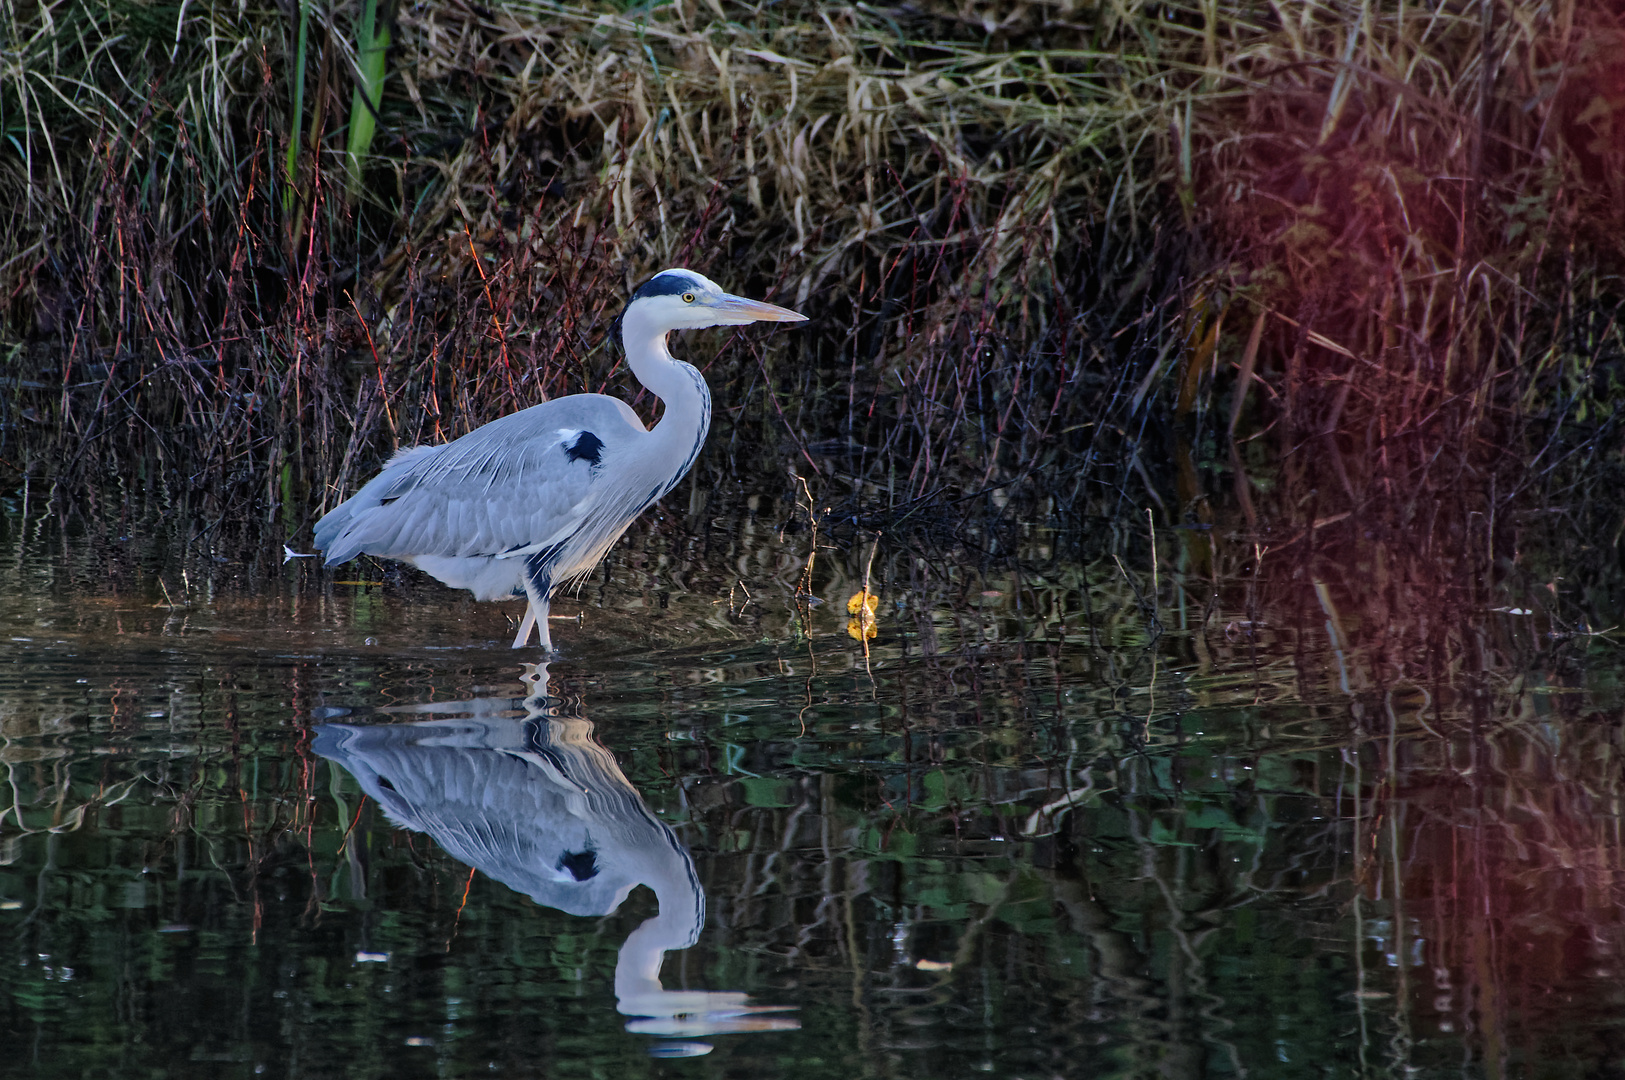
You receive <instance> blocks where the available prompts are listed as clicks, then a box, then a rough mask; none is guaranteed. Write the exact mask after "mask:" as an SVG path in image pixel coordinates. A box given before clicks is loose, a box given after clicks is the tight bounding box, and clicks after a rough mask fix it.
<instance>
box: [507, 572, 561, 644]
mask: <svg viewBox="0 0 1625 1080" xmlns="http://www.w3.org/2000/svg"><path fill="white" fill-rule="evenodd" d="M552 589H553V582H552V579H551V578H550V577H549V575H548V572H547V567H546V565H545V564H543V563H542V561H541V560H540V559H537V558H535V557H532V558H530V559H527V560H526V561H525V596H526V597H528V598H529V600H530V606H529V607H527V608H526V609H525V618H524V621H523V622H521V623H520V624H519V634H518V636H517V637H515V638H514V639H513V647H514V648H516V649H523V648H524V647H525V643H526V642H527V641H529V640H530V628H531V627H532V626H535V627H536V637H537V639H538V640H537V644H538V645H540V646H541V647H542V650H543V651H544V652H552V651H553V636H552V635H551V634H549V633H548V632H547V594H548V593H549V592H551V591H552Z"/></svg>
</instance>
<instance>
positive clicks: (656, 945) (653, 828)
mask: <svg viewBox="0 0 1625 1080" xmlns="http://www.w3.org/2000/svg"><path fill="white" fill-rule="evenodd" d="M537 671H538V673H539V680H538V683H539V689H538V692H537V693H536V694H535V695H534V696H532V697H529V698H526V699H524V700H523V701H519V700H516V699H510V698H501V699H489V698H488V699H479V700H474V701H455V702H444V703H439V704H436V705H426V706H418V707H415V708H410V709H405V710H393V711H409V712H417V713H424V712H443V713H447V712H450V713H457V714H459V716H458V718H456V719H451V718H448V719H443V720H428V721H421V722H417V723H410V724H393V725H378V726H372V727H363V726H356V725H350V724H324V725H322V726H321V727H319V728H317V735H316V741H315V744H314V746H315V750H316V752H317V753H319V754H321V755H322V756H323V757H327V758H331V759H332V760H334V761H337V762H338V763H339V764H341V765H343V766H344V767H345V768H346V769H348V770H349V771H350V773H351V774H352V775H354V776H355V778H356V780H357V781H358V782H359V783H360V785H361V788H362V790H363V791H365V792H366V793H367V794H368V795H370V796H371V797H372V798H374V799H376V800H377V801H378V803H379V805H380V806H382V807H383V808H384V811H385V812H386V813H387V814H388V815H389V816H390V818H391V819H392V820H394V821H396V822H397V823H399V824H401V825H403V826H405V827H406V828H409V829H417V830H419V831H421V832H426V833H428V834H429V835H430V836H432V837H433V838H434V839H435V841H436V842H437V843H438V844H439V845H440V846H441V847H443V848H445V849H446V851H447V852H448V853H450V854H451V855H453V856H454V857H456V858H458V859H460V860H462V861H463V862H465V863H468V864H469V865H471V866H474V867H477V868H478V869H480V870H483V871H484V872H485V873H486V874H488V875H490V876H491V877H493V878H495V879H496V880H498V881H500V882H502V883H503V884H505V885H507V886H509V887H510V888H513V889H517V890H518V891H520V892H523V893H527V894H529V895H530V897H531V898H532V899H534V900H535V901H536V902H537V903H539V904H544V905H546V906H547V907H551V908H557V909H558V910H560V911H564V912H568V913H569V914H571V915H608V914H609V913H610V912H612V911H614V910H615V909H616V908H618V907H620V905H621V901H622V900H624V899H626V896H627V894H628V893H630V892H631V891H632V889H633V888H634V887H635V886H637V885H639V884H643V885H648V886H649V887H650V888H651V889H653V890H654V893H655V897H656V898H657V899H658V900H659V902H660V911H659V914H657V915H656V916H655V917H654V918H652V919H649V920H647V921H646V922H644V923H643V925H641V926H639V927H638V928H637V929H636V930H634V931H633V932H632V933H631V935H630V936H628V937H627V939H626V942H625V944H623V945H622V946H621V951H620V956H619V957H618V959H617V961H616V964H615V997H616V1001H617V1007H618V1009H619V1010H620V1012H621V1013H622V1014H624V1015H627V1016H632V1017H643V1018H648V1019H639V1020H634V1021H632V1022H631V1023H629V1024H628V1025H627V1029H628V1030H630V1031H636V1032H641V1033H644V1034H652V1035H703V1034H724V1033H728V1032H740V1031H779V1030H789V1029H793V1028H795V1027H797V1026H799V1025H798V1024H797V1023H796V1022H795V1021H794V1020H788V1019H783V1018H777V1017H764V1016H760V1015H758V1014H760V1013H763V1012H775V1011H780V1010H777V1009H774V1008H770V1007H763V1006H751V1005H747V1004H746V1003H745V995H744V994H741V993H714V992H707V991H671V990H664V989H662V988H661V985H660V964H661V960H662V959H663V957H664V956H665V954H666V951H667V950H669V949H686V948H688V947H689V946H690V945H693V944H694V943H695V941H697V940H698V939H699V935H700V931H701V929H703V927H704V925H705V894H704V893H703V892H702V891H701V890H700V883H699V879H698V878H697V877H696V876H695V874H694V862H693V859H692V858H690V856H689V853H688V849H687V848H685V847H683V845H682V843H681V842H680V841H679V840H678V839H677V837H676V835H675V834H674V833H673V832H672V831H671V829H669V828H667V827H666V825H665V824H663V823H662V822H661V821H660V820H659V819H658V818H656V817H655V816H654V815H653V814H652V813H650V812H649V808H648V807H647V806H645V805H644V802H643V799H642V797H641V796H639V794H638V792H637V789H636V788H634V787H633V786H632V785H631V784H630V783H629V782H628V781H627V779H626V777H625V776H624V775H622V773H621V770H620V768H619V767H618V766H617V765H616V764H615V758H614V757H613V756H612V755H611V754H610V753H609V751H608V750H606V749H604V747H603V746H602V745H600V744H599V743H598V741H597V740H596V739H594V738H593V737H592V724H591V723H589V722H588V721H586V720H582V719H578V718H570V717H563V716H559V715H557V713H556V712H555V711H553V710H552V709H551V708H550V705H551V701H550V699H549V698H548V697H547V696H546V687H547V676H546V665H537Z"/></svg>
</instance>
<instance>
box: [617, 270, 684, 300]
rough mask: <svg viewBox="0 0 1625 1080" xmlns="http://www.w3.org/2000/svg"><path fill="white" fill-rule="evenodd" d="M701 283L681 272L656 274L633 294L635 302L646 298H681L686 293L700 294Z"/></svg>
mask: <svg viewBox="0 0 1625 1080" xmlns="http://www.w3.org/2000/svg"><path fill="white" fill-rule="evenodd" d="M700 291H701V289H700V283H699V282H698V281H695V280H694V279H693V278H691V277H689V276H688V275H687V274H684V273H682V272H680V271H677V272H671V273H665V274H656V275H655V276H654V277H652V278H650V279H649V280H648V281H645V282H644V283H643V284H642V285H640V286H639V287H638V290H637V291H636V292H634V293H633V294H632V299H633V300H641V299H643V298H644V297H645V296H680V295H682V294H683V293H686V292H700Z"/></svg>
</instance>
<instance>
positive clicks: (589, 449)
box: [564, 431, 604, 465]
mask: <svg viewBox="0 0 1625 1080" xmlns="http://www.w3.org/2000/svg"><path fill="white" fill-rule="evenodd" d="M564 456H565V457H567V458H569V459H570V460H571V461H585V462H586V463H587V464H588V465H596V464H598V462H599V461H600V460H601V459H602V458H603V456H604V440H603V439H600V438H599V437H598V436H596V435H594V434H593V433H592V432H590V431H583V432H582V433H581V434H580V435H577V436H576V443H575V445H574V446H566V447H565V448H564Z"/></svg>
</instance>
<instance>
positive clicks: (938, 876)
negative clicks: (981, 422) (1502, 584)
mask: <svg viewBox="0 0 1625 1080" xmlns="http://www.w3.org/2000/svg"><path fill="white" fill-rule="evenodd" d="M6 528H7V533H6V546H5V549H4V562H5V566H4V569H3V570H0V593H3V597H0V637H3V638H4V639H7V641H8V645H7V647H6V649H5V651H4V654H3V660H0V710H3V711H0V736H3V743H0V757H3V760H4V764H5V769H6V778H7V782H8V786H7V790H6V796H5V800H4V817H3V819H0V844H3V847H0V926H3V928H4V936H3V939H0V940H4V941H5V942H7V945H8V950H9V952H8V954H7V957H6V962H5V963H4V964H0V972H4V974H3V975H0V1003H3V1004H0V1009H3V1013H0V1032H3V1034H0V1039H3V1041H4V1045H5V1053H4V1054H3V1055H0V1072H4V1073H5V1074H8V1075H18V1076H72V1077H80V1076H135V1075H142V1076H151V1075H167V1076H178V1077H179V1076H198V1077H221V1076H226V1077H229V1076H258V1075H273V1076H296V1077H317V1076H339V1075H343V1076H380V1077H384V1076H387V1077H410V1076H419V1075H422V1076H431V1075H432V1076H583V1077H587V1076H615V1077H631V1076H657V1075H672V1076H678V1075H684V1076H687V1075H714V1076H741V1077H746V1076H749V1077H754V1076H767V1075H775V1076H776V1075H783V1076H794V1077H802V1076H806V1077H822V1076H829V1077H841V1078H848V1077H853V1076H875V1077H933V1078H936V1077H943V1078H946V1077H959V1076H983V1075H995V1076H1000V1077H1030V1078H1035V1080H1036V1078H1047V1077H1054V1076H1067V1077H1070V1076H1090V1077H1095V1076H1147V1077H1150V1076H1159V1077H1162V1076H1192V1077H1194V1076H1201V1075H1249V1076H1299V1075H1302V1076H1310V1075H1313V1076H1317V1077H1321V1076H1364V1075H1371V1074H1378V1073H1381V1074H1385V1075H1387V1074H1404V1075H1407V1076H1414V1075H1418V1074H1421V1075H1444V1074H1449V1075H1452V1076H1459V1075H1470V1076H1479V1075H1483V1076H1500V1075H1505V1074H1511V1075H1538V1076H1557V1075H1562V1076H1570V1075H1572V1076H1593V1075H1614V1074H1617V1073H1619V1072H1621V1071H1625V1026H1622V1022H1621V1020H1620V1017H1621V1016H1622V1015H1625V1013H1622V1011H1621V1005H1622V1004H1625V1000H1622V999H1625V955H1622V952H1621V949H1622V945H1625V940H1622V927H1621V920H1620V917H1619V911H1620V906H1619V905H1620V899H1621V884H1622V881H1621V878H1620V856H1619V853H1620V839H1621V837H1620V818H1619V813H1620V806H1621V804H1620V792H1621V778H1620V775H1619V774H1620V763H1621V757H1620V752H1619V751H1620V739H1621V724H1622V721H1625V695H1622V692H1621V689H1620V674H1621V671H1622V670H1625V665H1622V662H1621V658H1620V652H1619V650H1618V647H1617V646H1616V645H1615V644H1614V643H1613V642H1612V640H1611V639H1609V638H1606V637H1590V636H1584V635H1573V634H1566V633H1562V632H1561V631H1560V628H1558V627H1555V626H1554V625H1553V624H1552V623H1551V622H1550V621H1547V620H1543V619H1542V618H1541V617H1540V616H1538V615H1536V614H1534V613H1523V612H1524V609H1513V610H1511V611H1495V610H1491V609H1490V608H1489V607H1488V606H1484V607H1483V608H1482V610H1465V611H1463V610H1460V609H1457V608H1451V609H1450V610H1451V611H1452V612H1453V614H1452V616H1451V617H1452V618H1455V621H1454V622H1452V623H1450V625H1448V626H1445V625H1444V621H1443V620H1441V624H1440V628H1439V629H1438V630H1437V632H1436V633H1434V634H1433V635H1432V637H1430V638H1428V639H1426V640H1431V641H1433V643H1434V644H1433V645H1428V644H1426V643H1425V641H1424V642H1423V643H1422V644H1418V643H1417V639H1415V638H1413V637H1408V636H1406V635H1405V634H1404V633H1402V632H1400V631H1396V630H1394V629H1393V628H1392V626H1391V625H1390V622H1389V621H1387V620H1389V619H1391V618H1392V617H1393V612H1391V611H1387V613H1386V615H1385V616H1384V619H1383V620H1379V619H1377V618H1376V617H1375V615H1374V614H1373V611H1372V609H1369V608H1368V607H1366V606H1364V604H1363V603H1362V599H1363V598H1362V596H1361V595H1359V594H1358V591H1357V590H1353V589H1350V588H1348V587H1347V586H1344V585H1339V584H1337V583H1328V582H1319V583H1318V588H1317V583H1316V582H1313V581H1308V580H1306V581H1304V582H1302V583H1301V587H1300V586H1294V585H1286V586H1283V587H1282V589H1280V590H1278V591H1277V592H1276V593H1274V594H1272V595H1274V596H1275V597H1276V600H1275V601H1272V602H1271V603H1268V604H1264V605H1263V606H1262V607H1261V606H1260V601H1259V600H1258V595H1260V594H1258V593H1256V592H1251V593H1250V592H1248V591H1247V589H1248V588H1251V589H1256V588H1257V585H1258V581H1257V576H1256V575H1255V576H1254V577H1253V578H1251V579H1249V582H1248V583H1247V587H1246V588H1243V585H1242V584H1237V585H1234V586H1231V585H1227V584H1225V583H1224V582H1223V581H1221V582H1219V585H1218V588H1217V589H1216V590H1215V587H1214V585H1213V583H1212V582H1211V581H1208V582H1202V581H1197V580H1194V579H1187V578H1186V577H1185V576H1183V575H1180V574H1178V573H1175V572H1173V571H1169V570H1164V572H1163V573H1161V574H1159V576H1158V578H1157V580H1156V581H1155V582H1154V583H1153V582H1152V580H1151V578H1150V574H1149V572H1146V573H1139V572H1137V571H1136V568H1135V567H1134V566H1133V565H1127V566H1125V565H1123V563H1122V562H1121V561H1120V560H1109V561H1105V562H1103V563H1102V564H1101V565H1091V566H1089V567H1087V568H1083V567H1070V568H1068V567H1056V566H1054V565H1051V564H1044V569H1042V570H1038V569H1033V568H1032V566H1031V565H1029V566H1026V567H1025V568H1024V569H1022V570H1021V571H1020V572H1017V571H1016V570H1014V569H1006V570H999V571H990V572H988V573H987V574H984V575H977V574H973V573H971V572H969V571H957V570H956V571H955V572H954V573H943V572H940V568H938V571H933V572H930V573H927V572H924V571H921V572H920V573H919V574H915V575H914V576H912V577H911V576H910V571H909V570H908V567H909V566H911V565H913V563H912V562H911V560H912V559H913V558H914V556H913V555H911V554H910V553H908V552H901V553H886V552H883V553H882V555H881V557H880V558H879V559H878V560H877V561H876V562H875V563H873V564H871V563H870V562H869V559H870V556H869V552H868V551H867V550H866V549H865V550H858V551H853V552H850V553H845V554H843V553H835V552H832V553H821V554H820V556H819V562H820V565H818V566H815V568H814V572H813V575H812V576H811V578H810V579H808V578H805V577H804V576H803V574H804V571H805V569H806V559H807V554H808V552H809V550H810V549H809V548H808V547H807V544H806V542H805V538H803V539H802V540H801V541H798V540H797V538H796V537H793V536H785V535H782V534H779V533H777V532H775V530H774V529H773V528H771V527H769V526H767V525H763V524H761V523H756V524H752V523H750V522H745V523H735V524H734V526H732V528H734V529H735V535H733V536H732V537H731V538H730V539H729V541H728V543H729V545H731V546H730V547H729V548H728V550H726V551H723V552H716V551H713V552H710V553H708V554H706V555H705V556H704V557H703V558H701V557H699V556H697V555H694V554H693V553H692V552H690V553H689V554H686V555H685V554H684V551H685V550H686V549H684V548H683V547H682V545H681V544H679V543H677V542H675V541H672V540H670V539H669V538H668V539H661V538H660V537H662V536H666V535H667V534H663V533H662V534H658V535H655V534H651V535H648V536H644V537H642V539H638V538H636V537H635V538H634V541H633V543H632V545H631V546H630V547H629V548H628V549H626V550H624V551H622V552H620V553H618V555H617V557H616V560H615V562H614V564H613V566H612V567H611V570H610V572H609V573H608V574H606V575H604V576H603V577H602V578H601V579H595V582H594V584H593V585H591V586H589V588H588V589H587V590H586V591H584V592H583V594H582V596H581V597H580V598H579V600H577V601H572V602H561V603H560V604H559V605H558V606H557V607H556V608H555V610H556V612H559V613H562V614H566V615H577V614H579V615H580V616H581V619H580V622H579V624H577V623H575V622H571V621H563V620H561V621H560V622H559V623H557V624H556V625H555V628H554V636H555V640H556V641H557V642H558V643H559V644H560V646H561V648H562V650H563V656H562V658H560V659H559V660H557V661H555V662H554V663H552V664H551V665H549V666H548V667H546V668H538V667H536V666H535V665H534V664H527V663H526V662H525V661H526V660H534V657H533V656H529V655H528V654H525V653H519V654H515V653H514V652H512V651H511V650H508V649H506V648H504V647H503V645H504V643H505V642H506V640H508V638H509V637H510V636H511V629H510V625H511V624H509V623H507V622H506V621H505V616H504V614H503V610H504V609H503V608H501V607H497V606H492V605H483V604H473V603H471V602H468V601H467V600H466V599H465V598H464V596H463V594H455V593H451V592H449V591H446V590H444V589H441V588H439V587H438V586H435V585H434V584H433V583H431V582H428V581H427V580H426V579H422V578H419V577H417V576H416V575H412V574H407V575H404V576H403V575H400V574H394V573H392V572H384V571H382V570H380V569H379V568H368V567H361V568H359V569H356V570H355V571H354V576H351V571H350V570H349V569H344V570H341V571H340V573H339V575H338V576H337V579H336V581H337V583H335V578H334V576H333V575H331V574H327V575H324V574H323V573H322V572H320V571H318V570H317V569H315V568H314V567H312V566H310V565H309V564H308V563H304V562H299V561H295V562H293V563H290V564H288V565H287V566H286V567H285V568H282V569H281V570H279V571H278V572H276V573H271V574H268V575H266V576H263V577H262V578H260V579H258V580H256V581H252V582H251V581H248V580H247V579H246V578H243V577H240V576H238V575H237V573H236V571H234V570H233V569H232V567H233V565H235V564H236V563H238V562H240V561H241V560H240V559H235V558H234V557H233V556H232V555H231V554H229V553H219V552H197V551H194V552H192V553H191V554H189V555H187V556H186V558H172V557H167V556H152V555H148V554H143V553H140V552H134V553H131V554H128V555H127V556H122V558H123V559H124V561H123V562H119V561H118V559H119V558H120V557H121V556H118V553H117V552H116V551H114V552H113V553H112V554H109V552H108V551H107V550H105V549H103V548H96V549H95V550H94V551H91V550H90V549H89V548H86V547H75V546H73V545H67V546H64V545H63V544H62V543H61V542H60V541H55V540H52V539H51V537H50V535H49V534H48V530H43V529H40V528H37V527H31V528H30V529H29V530H24V529H23V528H22V527H21V525H20V524H19V522H18V520H17V518H16V515H15V513H13V514H12V515H11V516H10V517H8V518H7V519H6ZM798 542H799V543H800V546H797V545H798ZM1165 550H1166V549H1165ZM866 565H867V566H871V567H872V566H876V565H878V566H880V567H881V568H882V569H883V571H884V574H883V575H877V578H876V580H877V581H878V580H880V578H881V576H883V577H884V578H885V580H886V582H887V585H886V587H885V589H884V590H883V591H882V598H883V601H884V602H883V604H882V605H881V609H880V620H879V633H878V636H876V637H875V638H874V639H873V640H872V641H871V642H869V645H868V649H867V652H866V651H865V648H864V646H863V644H862V643H861V642H860V641H859V640H857V639H855V638H854V637H853V636H851V635H850V634H849V633H848V632H847V626H846V622H847V614H846V611H845V601H846V598H847V597H848V596H849V595H850V594H851V592H852V591H853V590H854V588H855V587H856V586H857V585H858V584H861V578H862V575H863V572H864V568H865V566H866ZM211 566H212V567H214V568H215V569H211V568H210V567H211ZM1142 566H1143V564H1142ZM928 569H929V568H928ZM183 570H184V576H183V574H182V571H183ZM809 581H810V583H811V586H812V588H811V592H812V593H813V594H814V595H813V596H811V597H808V596H805V595H803V596H798V595H797V590H798V586H800V585H802V584H804V583H806V582H809ZM1283 596H1293V597H1296V598H1297V600H1296V603H1292V604H1289V603H1285V602H1282V601H1281V600H1280V598H1281V597H1283ZM1502 606H1506V605H1502ZM511 607H512V610H513V612H514V613H515V614H517V612H518V611H519V610H520V607H521V605H511ZM1385 611H1386V609H1385ZM1456 616H1459V618H1457V617H1456Z"/></svg>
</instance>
